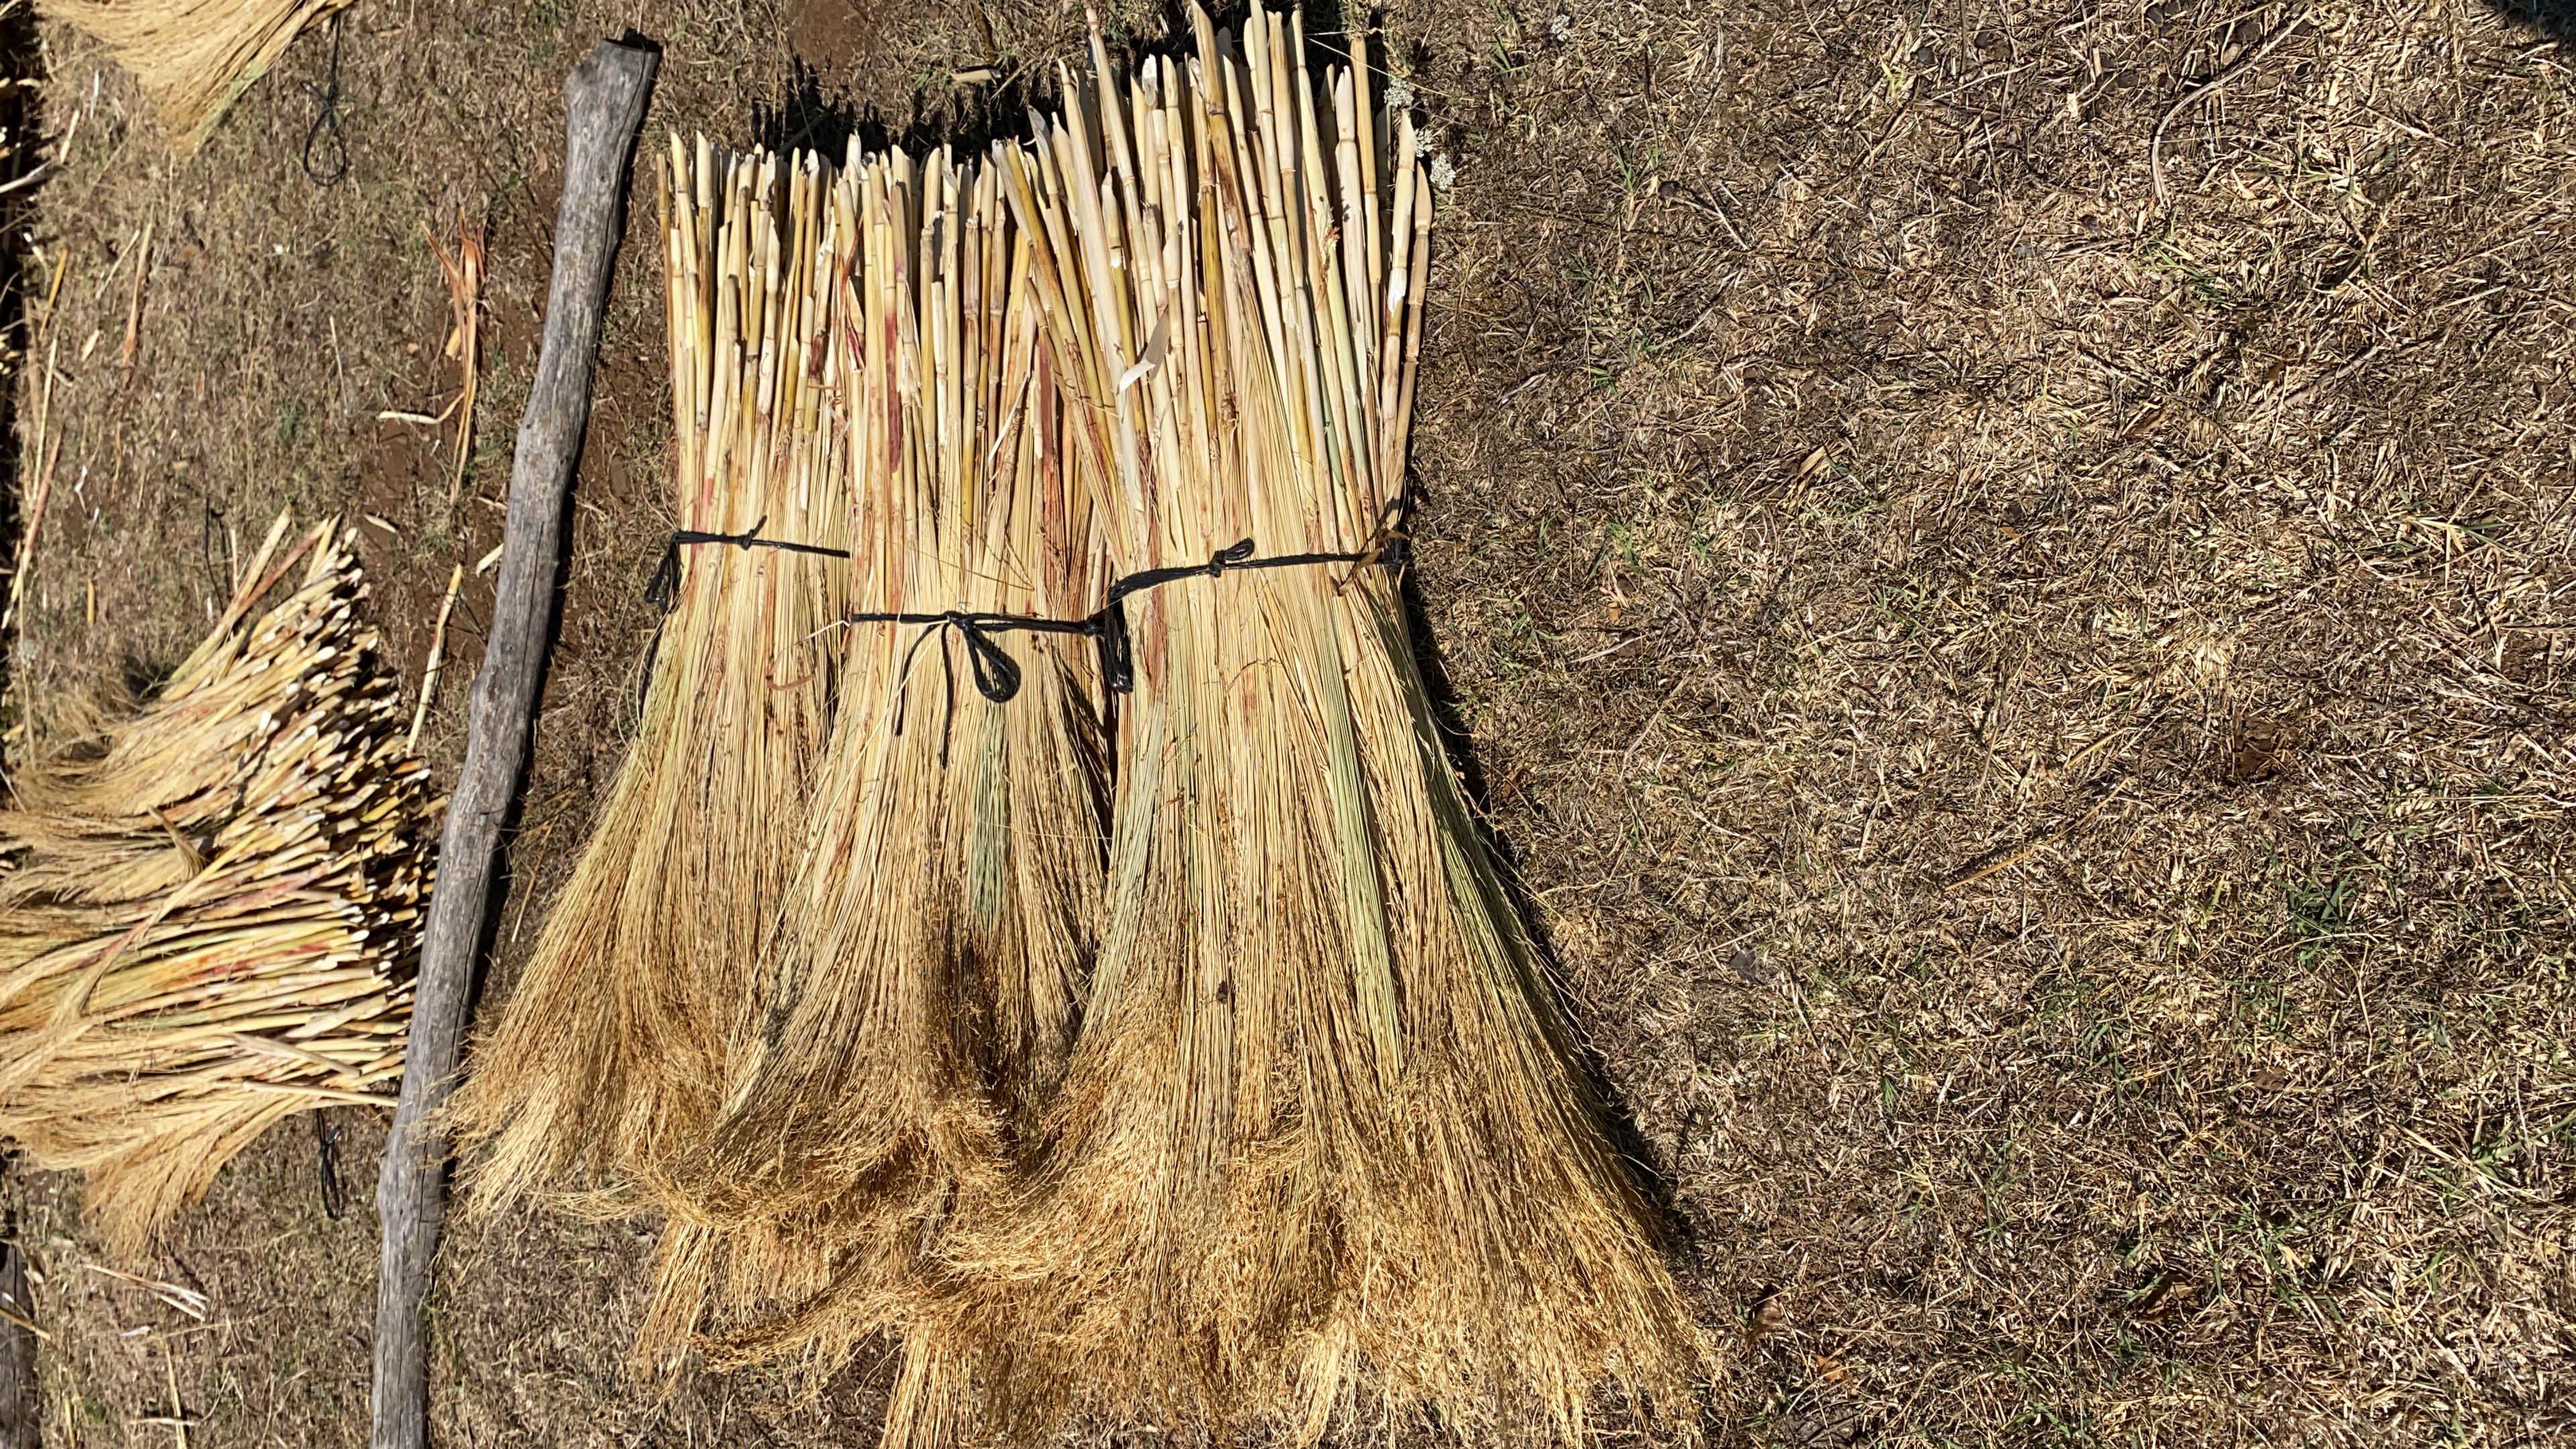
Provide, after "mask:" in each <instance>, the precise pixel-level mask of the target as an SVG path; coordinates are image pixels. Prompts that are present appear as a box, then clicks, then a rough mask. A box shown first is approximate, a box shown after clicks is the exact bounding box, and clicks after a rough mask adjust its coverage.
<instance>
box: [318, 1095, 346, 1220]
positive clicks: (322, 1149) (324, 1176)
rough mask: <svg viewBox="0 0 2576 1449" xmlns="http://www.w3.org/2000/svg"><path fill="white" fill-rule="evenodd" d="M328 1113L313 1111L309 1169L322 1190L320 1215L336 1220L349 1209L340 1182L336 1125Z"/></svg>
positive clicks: (338, 1128)
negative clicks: (311, 1149)
mask: <svg viewBox="0 0 2576 1449" xmlns="http://www.w3.org/2000/svg"><path fill="white" fill-rule="evenodd" d="M330 1116H331V1114H330V1113H329V1112H327V1111H326V1112H316V1113H314V1114H313V1172H314V1176H315V1178H316V1179H317V1180H318V1182H319V1184H320V1186H321V1189H322V1216H324V1217H326V1218H329V1219H330V1220H331V1221H333V1222H335V1223H336V1222H338V1221H339V1220H340V1219H341V1218H342V1217H344V1216H346V1215H347V1213H348V1211H349V1194H348V1190H347V1189H345V1188H343V1187H342V1186H341V1185H340V1124H339V1123H337V1122H334V1121H331V1120H329V1119H330Z"/></svg>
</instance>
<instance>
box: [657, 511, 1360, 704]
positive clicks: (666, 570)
mask: <svg viewBox="0 0 2576 1449" xmlns="http://www.w3.org/2000/svg"><path fill="white" fill-rule="evenodd" d="M768 521H769V520H768V519H766V518H764V519H762V520H761V521H760V522H759V523H755V524H753V525H752V526H751V527H749V528H747V529H745V530H743V531H742V532H740V533H707V532H702V531H700V530H696V529H685V528H684V529H681V530H679V531H678V532H676V533H674V534H672V535H671V543H670V546H669V547H668V548H666V549H664V550H663V552H662V562H661V566H660V567H658V568H656V569H655V570H654V571H653V581H652V582H651V583H650V584H649V585H647V586H646V588H645V591H644V596H645V597H646V598H647V599H650V600H651V601H652V602H653V604H654V606H655V607H657V608H660V609H662V610H665V611H668V610H669V609H670V607H671V605H672V604H673V603H674V602H675V601H676V600H677V599H678V598H679V589H680V550H681V549H683V548H685V547H688V546H690V545H693V544H715V545H719V546H726V547H733V548H776V549H785V550H787V551H789V552H792V553H810V554H821V555H824V556H827V557H831V558H848V557H849V556H850V553H849V550H847V549H839V548H825V547H823V546H822V545H821V544H813V543H797V542H794V541H792V540H789V539H783V538H762V537H761V536H760V530H761V526H762V524H766V523H767V522H768ZM1343 563H1346V564H1368V563H1374V564H1382V565H1384V566H1385V568H1386V569H1387V571H1388V572H1390V573H1395V572H1399V571H1401V570H1402V569H1403V568H1404V565H1405V556H1404V535H1403V534H1401V533H1398V532H1395V531H1393V530H1392V529H1390V530H1387V531H1385V532H1383V533H1381V534H1380V535H1379V537H1378V539H1377V541H1376V542H1375V543H1373V544H1371V545H1370V546H1369V547H1367V548H1364V549H1361V550H1359V551H1357V552H1355V553H1281V554H1272V555H1270V556H1269V557H1267V558H1255V557H1254V556H1253V553H1252V540H1251V539H1248V538H1246V539H1240V540H1238V541H1236V542H1234V543H1232V544H1229V545H1227V546H1226V547H1224V548H1221V549H1218V550H1217V551H1216V552H1215V553H1213V554H1211V555H1209V556H1208V561H1207V562H1206V563H1203V564H1181V565H1176V566H1173V567H1168V568H1156V569H1140V570H1138V571H1136V572H1135V573H1132V574H1123V575H1121V576H1120V577H1119V578H1118V579H1117V580H1116V581H1114V582H1113V583H1111V584H1110V586H1109V602H1107V603H1106V604H1103V605H1102V606H1101V607H1100V608H1099V609H1098V610H1097V611H1095V612H1093V613H1090V614H1087V615H1085V616H1083V617H1082V618H1079V619H1050V618H1047V617H1045V616H1043V615H1038V614H994V613H984V612H979V611H977V610H973V609H946V610H942V611H941V612H939V613H935V614H932V613H906V612H899V611H890V612H883V613H860V614H844V615H842V616H841V622H842V623H844V624H909V625H916V626H918V627H919V628H920V629H921V633H920V634H919V635H917V636H915V637H914V639H913V641H912V645H911V647H910V648H907V649H906V650H904V653H903V670H902V674H901V675H900V676H899V677H900V678H910V677H911V674H912V664H913V660H914V659H915V658H916V657H917V656H918V655H919V654H920V653H921V646H922V645H924V644H927V643H929V642H930V641H931V639H933V638H934V637H938V636H942V635H945V634H947V633H948V632H949V631H951V630H954V631H956V634H957V637H958V638H960V639H962V640H964V641H965V644H966V659H967V662H968V664H969V665H970V666H972V668H973V669H974V672H975V688H976V690H977V691H978V692H980V693H981V694H982V695H983V696H984V697H985V698H986V699H989V700H991V701H992V702H993V703H995V704H1007V703H1009V702H1010V701H1011V699H1012V698H1013V697H1014V696H1016V695H1018V694H1019V692H1020V681H1021V677H1022V676H1021V671H1020V664H1019V661H1018V660H1016V659H1013V658H1012V657H1011V656H1010V654H1009V653H1008V652H1007V651H1005V650H1004V649H1003V648H1002V646H1001V645H1000V644H998V643H996V642H994V640H993V636H994V635H996V634H1007V633H1011V632H1014V631H1017V632H1021V633H1030V634H1073V635H1078V636H1080V637H1082V638H1085V639H1090V640H1094V641H1096V642H1097V643H1098V644H1099V646H1100V674H1101V682H1103V683H1105V684H1107V685H1108V686H1109V687H1110V689H1112V690H1114V691H1116V692H1117V693H1119V694H1129V693H1132V692H1134V690H1135V688H1136V655H1135V647H1134V645H1133V644H1132V643H1131V642H1130V640H1129V636H1128V632H1127V600H1128V598H1129V597H1131V596H1133V595H1136V594H1141V593H1143V592H1145V591H1146V590H1147V589H1158V588H1161V587H1162V586H1163V585H1165V584H1169V583H1177V582H1179V581H1180V580H1182V579H1202V578H1204V579H1213V578H1222V577H1223V576H1225V575H1227V574H1230V573H1239V572H1245V571H1249V570H1252V569H1287V568H1305V567H1309V566H1312V565H1315V564H1343ZM947 657H948V655H947V651H946V650H944V649H943V650H941V651H940V658H941V660H942V661H943V662H944V661H945V660H946V659H947ZM902 711H903V706H902V705H901V703H900V702H898V703H897V704H896V706H895V718H894V732H895V733H896V734H901V733H903V712H902Z"/></svg>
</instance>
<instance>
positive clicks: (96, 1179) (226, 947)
mask: <svg viewBox="0 0 2576 1449" xmlns="http://www.w3.org/2000/svg"><path fill="white" fill-rule="evenodd" d="M286 529H287V523H286V520H285V519H284V518H280V519H279V520H278V522H277V525H276V526H275V527H274V528H272V529H271V530H270V531H269V534H268V538H267V541H266V542H265V543H263V544H262V545H261V547H260V549H259V552H258V553H257V555H256V556H255V557H254V558H253V559H252V561H251V564H250V567H249V568H248V570H246V571H245V573H244V574H243V576H242V583H241V586H240V588H239V589H238V591H237V592H236V593H235V594H234V596H233V599H232V602H231V605H230V606H229V607H228V608H226V609H225V610H224V613H223V616H222V618H220V619H219V620H217V622H216V624H215V628H214V632H213V633H212V634H211V635H209V636H208V637H207V639H206V641H205V642H204V643H202V644H200V645H199V646H198V647H197V649H196V652H195V653H193V654H191V655H189V656H188V659H187V661H186V662H185V663H183V664H181V665H180V666H179V669H178V671H177V672H176V673H175V674H173V675H171V676H170V679H169V681H168V682H167V683H166V684H164V685H163V686H162V687H161V689H160V691H159V693H158V694H157V695H156V696H155V697H154V698H153V699H152V701H151V702H150V703H149V704H147V705H144V706H143V707H141V708H140V709H139V710H134V711H133V712H131V713H130V714H127V715H126V716H125V717H124V718H121V719H118V720H116V721H115V722H113V723H108V724H105V725H103V726H102V727H100V728H99V729H98V730H97V732H96V734H95V736H94V737H93V738H90V739H86V740H83V741H80V742H79V744H78V747H77V748H74V749H70V750H66V751H60V752H57V753H55V754H53V755H51V756H48V757H46V758H42V759H39V760H36V761H34V762H32V763H31V764H30V765H28V766H27V767H26V768H24V769H22V770H21V771H20V772H19V775H18V779H17V781H16V788H15V791H14V798H13V799H12V800H11V802H10V808H9V809H7V810H6V811H0V856H5V865H0V1133H5V1134H6V1135H7V1136H9V1137H11V1138H13V1139H15V1140H16V1141H17V1142H19V1143H20V1144H21V1145H23V1146H24V1147H25V1148H26V1149H27V1151H28V1152H29V1154H30V1155H31V1156H33V1157H34V1158H35V1160H36V1161H37V1162H38V1163H40V1164H41V1165H43V1166H46V1167H50V1168H77V1169H79V1170H81V1171H83V1172H85V1173H86V1174H87V1175H88V1201H89V1211H90V1215H91V1216H90V1221H91V1223H92V1225H93V1227H94V1229H95V1230H96V1231H97V1232H98V1233H99V1235H100V1236H101V1237H102V1238H104V1239H105V1240H106V1241H107V1242H108V1243H109V1244H110V1245H111V1246H112V1247H113V1248H115V1249H117V1250H119V1251H123V1252H134V1251H139V1250H140V1249H141V1248H142V1247H143V1246H144V1245H145V1243H146V1242H147V1240H148V1239H149V1237H150V1236H151V1234H152V1233H153V1232H154V1231H155V1230H156V1229H157V1228H158V1227H159V1226H160V1225H162V1224H163V1223H165V1222H166V1221H167V1220H168V1219H169V1217H170V1216H171V1214H172V1213H174V1212H175V1211H177V1210H178V1209H179V1208H180V1207H181V1206H183V1205H184V1204H185V1203H187V1202H188V1201H190V1200H191V1199H193V1198H194V1197H195V1196H196V1195H197V1194H199V1193H201V1192H203V1191H204V1190H205V1188H206V1186H207V1184H208V1183H210V1182H211V1181H212V1180H213V1178H214V1175H215V1173H216V1171H217V1170H218V1169H219V1168H221V1167H222V1166H223V1164H224V1163H225V1162H226V1161H227V1160H229V1159H230V1158H231V1157H232V1156H233V1154H234V1153H236V1152H239V1151H240V1150H241V1149H242V1148H243V1147H245V1146H247V1145H248V1144H249V1143H250V1141H251V1140H252V1139H253V1138H255V1137H257V1136H258V1135H259V1134H260V1133H261V1132H262V1131H264V1130H265V1129H266V1128H267V1127H268V1126H269V1125H270V1124H271V1123H273V1122H276V1121H277V1120H279V1119H280V1118H282V1117H285V1116H287V1115H289V1114H291V1113H295V1112H300V1111H305V1110H309V1109H312V1108H316V1107H321V1106H326V1105H329V1104H331V1103H334V1102H362V1103H368V1104H375V1103H380V1102H383V1101H384V1100H385V1098H383V1097H382V1096H380V1095H378V1093H377V1091H376V1089H378V1088H380V1087H381V1086H382V1085H383V1084H386V1083H389V1082H391V1081H393V1080H394V1079H396V1078H398V1077H399V1076H400V1075H401V1072H402V1054H403V1032H404V1029H405V1026H406V1024H407V1023H408V1021H409V1019H410V1014H411V986H410V982H409V973H410V970H411V967H412V963H413V959H414V957H415V955H416V953H417V951H418V949H419V921H418V918H417V907H418V903H419V900H420V897H421V892H422V886H423V883H424V881H425V880H426V879H427V877H428V872H429V869H430V858H431V855H432V852H433V848H434V847H433V842H434V840H435V834H436V828H437V827H436V816H437V805H436V803H435V802H433V801H432V800H431V798H430V792H429V782H428V772H427V771H426V770H425V769H424V768H423V767H422V766H421V764H420V763H419V762H418V761H417V760H414V759H413V758H411V756H410V754H409V752H408V751H407V750H406V748H405V746H404V744H403V711H402V708H401V702H400V700H399V699H398V698H397V695H396V690H395V686H394V683H393V680H392V678H391V677H390V675H389V674H388V673H387V671H386V670H385V668H384V666H383V661H382V660H381V658H380V657H379V655H378V650H377V644H376V638H375V635H374V633H373V632H372V631H369V630H366V629H363V628H361V627H360V626H359V624H358V623H357V620H356V616H355V611H356V608H357V606H358V604H359V603H360V601H362V600H363V599H364V598H365V597H366V587H365V585H364V584H363V583H362V582H361V581H360V578H359V574H358V565H357V561H356V559H355V557H354V556H353V555H352V554H351V553H350V551H349V548H348V546H347V544H346V542H345V541H344V540H343V539H342V538H341V537H339V536H338V535H337V534H336V533H335V532H334V531H333V530H332V529H331V528H330V527H328V526H325V527H323V528H320V529H317V530H315V531H313V532H311V533H309V534H306V535H305V536H304V537H303V539H302V540H301V541H300V542H298V543H297V544H296V545H295V546H294V547H292V548H289V549H286V550H285V552H284V553H283V555H282V556H281V554H280V551H279V550H280V547H281V544H282V541H283V540H284V539H285V537H286ZM299 561H301V562H302V564H303V573H302V576H301V579H300V580H299V581H298V582H297V583H296V584H295V586H294V588H293V591H292V592H291V593H290V594H289V595H288V596H287V597H286V598H285V600H284V601H282V602H280V603H278V604H277V605H275V606H274V607H272V608H270V609H269V610H268V611H267V612H265V613H262V614H258V615H256V616H254V614H253V612H252V611H253V610H254V609H256V608H257V607H258V605H259V602H260V600H261V599H262V598H264V597H266V596H267V594H268V593H269V591H270V590H271V589H272V588H273V587H275V586H276V585H277V584H278V583H280V582H281V581H282V580H284V579H285V578H287V577H288V575H290V574H291V573H293V572H294V570H295V567H296V565H297V564H298V562H299Z"/></svg>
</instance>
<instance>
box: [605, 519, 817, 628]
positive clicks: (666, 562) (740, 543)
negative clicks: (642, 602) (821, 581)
mask: <svg viewBox="0 0 2576 1449" xmlns="http://www.w3.org/2000/svg"><path fill="white" fill-rule="evenodd" d="M768 524H769V520H768V519H767V518H763V519H761V520H760V521H759V522H757V523H754V524H753V525H752V526H751V527H749V528H746V529H744V530H743V531H742V532H740V533H706V532H703V531H701V530H698V529H694V528H683V529H680V530H679V531H677V532H675V533H673V534H672V535H671V542H670V543H669V545H667V546H666V547H664V548H663V550H662V562H661V564H660V565H659V566H657V567H656V568H655V569H654V570H653V579H652V582H650V583H648V584H646V585H645V586H644V597H645V598H646V599H647V600H649V601H650V602H651V603H652V605H653V607H654V608H657V609H660V610H662V611H664V612H665V613H667V612H669V611H670V608H671V605H673V604H674V603H677V602H678V601H679V598H680V550H681V549H682V548H684V547H687V546H688V545H690V544H698V543H714V544H724V545H727V546H729V547H732V548H743V549H751V548H774V549H779V550H782V551H784V552H787V553H810V554H820V555H821V556H823V557H825V558H848V557H849V556H850V551H849V550H848V549H846V548H825V547H824V546H823V545H821V544H819V543H798V542H796V541H795V540H793V539H786V538H763V537H761V536H760V530H761V529H763V528H765V527H767V526H768Z"/></svg>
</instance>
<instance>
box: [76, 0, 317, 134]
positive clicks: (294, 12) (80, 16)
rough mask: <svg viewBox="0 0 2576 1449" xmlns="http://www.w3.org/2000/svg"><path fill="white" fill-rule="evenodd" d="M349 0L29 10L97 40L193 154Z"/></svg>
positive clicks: (104, 4) (221, 0)
mask: <svg viewBox="0 0 2576 1449" xmlns="http://www.w3.org/2000/svg"><path fill="white" fill-rule="evenodd" d="M348 3H349V0H38V3H37V6H36V8H37V10H38V11H39V12H40V13H42V14H44V15H46V16H49V17H51V18H53V19H56V20H61V21H66V22H68V23H70V24H72V25H74V26H77V27H79V28H80V29H82V30H85V31H88V32H89V33H90V34H92V35H94V36H97V37H98V38H99V39H100V40H101V41H104V42H105V43H106V45H107V48H108V52H109V53H110V54H112V55H114V56H115V57H116V63H117V64H119V65H121V66H124V67H125V68H126V69H127V70H129V71H132V72H133V73H134V78H135V79H136V80H137V81H140V82H141V83H142V85H143V93H144V94H145V95H148V96H150V97H151V98H152V104H153V106H154V107H155V108H156V109H158V110H159V111H160V113H161V122H162V124H163V125H164V126H166V127H167V128H168V129H169V134H170V143H171V146H172V147H173V148H174V149H176V150H179V151H194V150H196V149H197V148H198V147H199V146H201V145H203V144H205V140H206V137H207V135H208V134H209V133H210V132H212V131H213V130H214V129H215V123H216V122H218V121H220V120H222V119H223V116H224V111H225V110H226V109H227V108H229V107H230V106H231V105H232V103H233V102H234V101H235V100H236V99H238V98H239V97H240V96H241V93H242V92H243V91H245V90H248V89H249V88H250V85H251V82H253V81H255V80H258V79H259V78H260V77H261V76H262V75H265V74H267V73H268V68H269V67H270V66H271V65H274V64H275V63H276V62H277V58H278V57H279V56H280V55H283V54H285V52H286V47H287V46H288V45H290V44H292V43H293V42H294V40H295V37H296V35H297V34H298V33H299V32H301V31H302V30H303V29H304V27H305V26H307V25H310V24H312V23H313V22H314V21H316V20H318V19H320V18H322V17H323V16H325V15H328V14H330V13H331V12H332V11H335V10H338V9H341V8H343V7H345V6H346V5H347V4H348Z"/></svg>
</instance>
